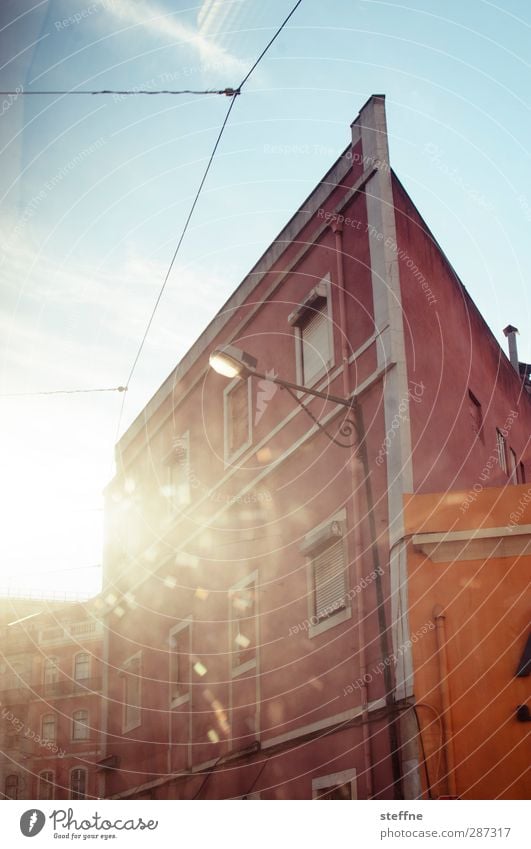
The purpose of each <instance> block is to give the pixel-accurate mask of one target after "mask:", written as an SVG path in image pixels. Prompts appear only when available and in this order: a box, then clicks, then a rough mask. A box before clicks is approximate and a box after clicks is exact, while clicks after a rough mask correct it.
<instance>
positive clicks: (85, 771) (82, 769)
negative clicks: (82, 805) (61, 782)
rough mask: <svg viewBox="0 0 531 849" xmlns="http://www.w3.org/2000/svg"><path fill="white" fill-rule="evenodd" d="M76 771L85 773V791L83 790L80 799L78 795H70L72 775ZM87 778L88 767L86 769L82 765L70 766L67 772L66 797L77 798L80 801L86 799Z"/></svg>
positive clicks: (71, 791)
mask: <svg viewBox="0 0 531 849" xmlns="http://www.w3.org/2000/svg"><path fill="white" fill-rule="evenodd" d="M76 771H79V772H83V773H84V774H85V792H84V794H83V796H82V797H81V799H80V798H79V797H78V796H73V795H72V794H73V792H74V791H73V789H72V775H73V773H74V772H76ZM88 779H89V776H88V769H86V768H85V767H83V766H73V767H72V768H71V770H70V772H69V774H68V797H69V799H77V800H78V801H82V800H83V799H86V798H87V797H88Z"/></svg>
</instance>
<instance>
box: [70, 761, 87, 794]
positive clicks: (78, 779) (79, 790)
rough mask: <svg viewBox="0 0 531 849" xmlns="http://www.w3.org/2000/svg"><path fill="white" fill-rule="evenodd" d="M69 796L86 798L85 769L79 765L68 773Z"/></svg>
mask: <svg viewBox="0 0 531 849" xmlns="http://www.w3.org/2000/svg"><path fill="white" fill-rule="evenodd" d="M70 798H71V799H86V798H87V770H86V769H80V768H79V767H78V768H76V769H73V770H72V772H71V773H70Z"/></svg>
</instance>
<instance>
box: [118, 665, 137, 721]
mask: <svg viewBox="0 0 531 849" xmlns="http://www.w3.org/2000/svg"><path fill="white" fill-rule="evenodd" d="M120 675H121V677H122V680H123V731H124V733H125V732H127V731H131V730H132V729H133V728H137V727H138V726H139V725H140V720H141V711H142V707H141V705H142V702H141V700H142V679H141V653H140V652H139V653H138V654H136V655H134V656H133V657H130V658H129V660H127V661H126V663H125V664H124V666H123V667H122V670H121V672H120Z"/></svg>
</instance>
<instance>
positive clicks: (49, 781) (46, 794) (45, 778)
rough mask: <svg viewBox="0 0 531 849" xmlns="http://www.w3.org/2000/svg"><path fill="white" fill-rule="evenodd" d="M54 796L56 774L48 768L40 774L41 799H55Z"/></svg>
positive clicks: (39, 794)
mask: <svg viewBox="0 0 531 849" xmlns="http://www.w3.org/2000/svg"><path fill="white" fill-rule="evenodd" d="M53 797H54V774H53V772H52V771H51V770H49V769H47V770H44V772H41V773H40V774H39V792H38V798H39V799H53Z"/></svg>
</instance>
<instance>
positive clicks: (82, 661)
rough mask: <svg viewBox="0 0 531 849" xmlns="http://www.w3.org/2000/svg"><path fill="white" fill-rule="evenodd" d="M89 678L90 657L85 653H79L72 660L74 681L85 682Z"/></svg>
mask: <svg viewBox="0 0 531 849" xmlns="http://www.w3.org/2000/svg"><path fill="white" fill-rule="evenodd" d="M88 678H90V655H89V654H87V652H79V653H78V654H76V656H75V658H74V679H75V680H76V681H86V680H87V679H88Z"/></svg>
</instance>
